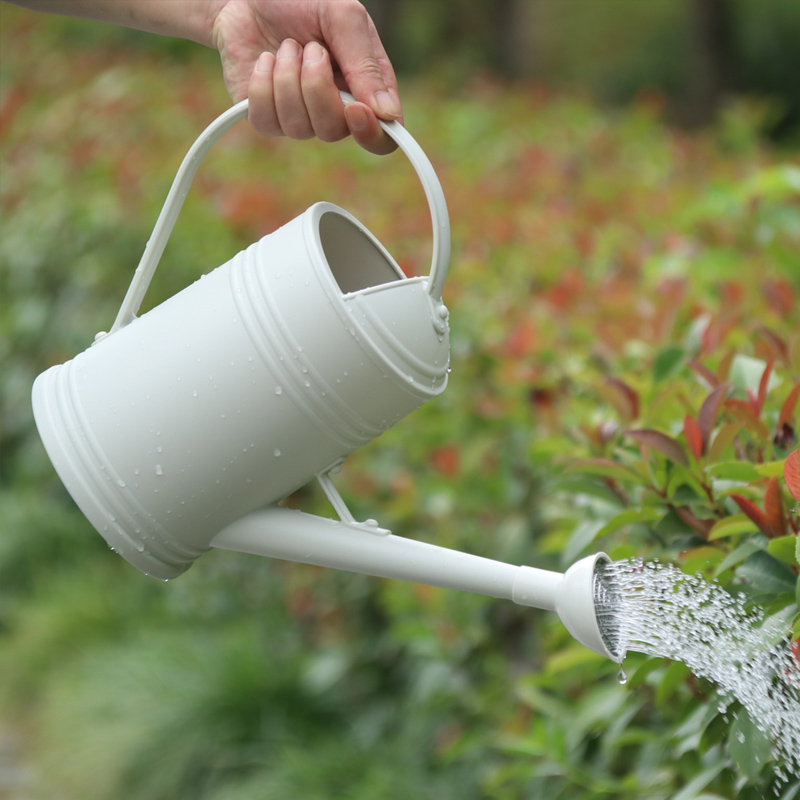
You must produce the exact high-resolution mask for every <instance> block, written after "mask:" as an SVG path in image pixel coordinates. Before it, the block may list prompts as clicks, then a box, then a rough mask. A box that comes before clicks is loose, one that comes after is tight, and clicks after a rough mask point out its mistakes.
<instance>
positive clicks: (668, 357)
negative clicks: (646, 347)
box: [653, 346, 686, 383]
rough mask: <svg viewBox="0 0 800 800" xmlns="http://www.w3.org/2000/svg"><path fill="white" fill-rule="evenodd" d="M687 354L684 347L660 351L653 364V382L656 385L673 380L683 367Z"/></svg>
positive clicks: (667, 348) (666, 348) (673, 347)
mask: <svg viewBox="0 0 800 800" xmlns="http://www.w3.org/2000/svg"><path fill="white" fill-rule="evenodd" d="M685 358H686V353H685V351H684V349H683V348H682V347H677V346H672V347H665V348H664V349H663V350H659V352H658V354H657V355H656V359H655V362H654V363H653V380H654V382H655V383H660V382H661V381H664V380H666V379H667V378H671V377H672V376H673V375H675V374H676V373H677V372H678V371H679V370H680V368H681V367H682V366H683V361H684V359H685Z"/></svg>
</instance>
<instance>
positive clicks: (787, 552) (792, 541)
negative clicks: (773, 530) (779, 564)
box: [767, 534, 798, 567]
mask: <svg viewBox="0 0 800 800" xmlns="http://www.w3.org/2000/svg"><path fill="white" fill-rule="evenodd" d="M797 550H798V537H797V536H795V535H794V534H790V535H789V536H779V537H778V538H777V539H770V541H769V544H768V545H767V551H768V552H769V553H770V554H771V555H773V556H775V558H777V559H780V560H781V561H783V562H785V563H786V564H789V565H791V566H793V567H796V566H798V561H797Z"/></svg>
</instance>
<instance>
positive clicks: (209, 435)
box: [33, 121, 449, 579]
mask: <svg viewBox="0 0 800 800" xmlns="http://www.w3.org/2000/svg"><path fill="white" fill-rule="evenodd" d="M227 124H230V121H226V123H225V124H224V125H221V126H220V130H218V131H216V132H215V133H214V134H213V135H212V136H211V137H210V138H211V139H214V138H215V137H216V136H217V135H219V132H221V130H224V128H225V127H226V126H227ZM397 127H398V128H399V126H397ZM392 130H393V132H394V133H395V135H403V134H404V131H403V130H402V129H400V131H399V132H398V131H397V130H396V128H395V129H392ZM412 142H413V140H412ZM401 144H402V142H401ZM414 144H415V143H414ZM405 145H406V147H408V146H409V144H408V141H406V142H405ZM417 147H418V146H417ZM206 149H207V148H206ZM419 152H420V151H413V152H412V155H413V157H414V158H416V159H418V161H417V164H419V163H420V162H419V159H420V155H419ZM202 155H204V153H201V155H200V157H202ZM187 159H188V160H189V162H190V164H191V167H192V174H191V175H190V177H189V180H191V177H192V176H193V171H196V168H197V162H198V161H199V159H198V158H197V157H196V156H195V158H194V160H192V158H191V151H190V155H188V156H187ZM422 159H423V162H422V166H421V167H419V168H420V169H423V170H424V172H423V174H422V175H421V177H423V187H424V188H425V189H426V192H427V193H429V192H430V189H429V186H426V183H425V181H428V183H429V184H430V182H431V180H433V181H434V182H435V186H434V190H435V189H436V187H438V181H435V175H434V177H433V178H431V175H432V174H433V171H432V167H429V165H427V166H426V164H425V162H426V161H427V159H424V156H422ZM412 160H413V159H412ZM415 165H416V164H415ZM179 176H180V173H179ZM177 181H178V179H177V178H176V182H177ZM438 192H439V193H441V189H440V188H439V189H438ZM181 195H183V196H185V190H183V189H182V190H181V191H179V192H178V193H177V195H176V196H178V197H179V202H182V196H181ZM429 201H430V202H431V204H432V210H433V209H435V210H433V213H434V215H435V216H436V218H437V220H438V222H437V224H436V226H435V233H437V232H438V234H439V241H438V246H437V250H436V252H435V255H434V262H435V263H434V264H433V265H432V275H431V276H426V277H422V278H406V276H405V275H404V274H403V272H402V270H401V269H400V267H399V266H398V265H397V264H396V262H395V261H394V260H393V259H392V257H391V256H390V255H389V253H388V252H387V251H386V250H385V249H384V247H383V246H382V245H381V244H380V242H378V240H377V239H376V238H375V237H374V236H372V234H371V233H370V232H369V231H368V230H367V229H366V228H365V227H364V226H363V225H361V224H360V223H359V222H358V221H357V220H356V219H355V218H354V217H352V216H351V215H350V214H348V213H347V212H346V211H344V210H342V209H341V208H338V207H337V206H335V205H332V204H330V203H316V204H315V205H313V206H312V207H311V208H309V209H308V210H307V211H306V212H305V213H303V214H301V215H300V216H299V217H297V218H295V219H294V220H292V221H291V222H289V223H288V224H286V225H284V226H283V227H282V228H280V229H278V230H277V231H275V232H273V233H271V234H269V235H267V236H265V237H264V238H263V239H261V240H260V241H258V242H256V243H255V244H253V245H251V246H250V247H249V248H247V249H246V250H244V251H242V252H240V253H239V254H237V255H236V256H235V257H234V258H233V259H231V260H230V261H229V262H227V263H226V264H223V265H222V266H220V267H217V268H216V269H214V270H213V271H212V272H210V273H209V274H207V275H203V277H202V278H200V279H199V280H198V281H197V282H195V283H194V284H193V285H191V286H189V287H187V288H186V289H184V290H183V291H181V292H179V293H178V294H176V295H175V296H173V297H171V298H170V299H168V300H167V301H166V302H164V303H162V304H161V305H159V306H157V307H156V308H154V309H152V310H150V311H149V312H147V313H146V314H144V315H142V316H141V317H136V316H135V314H134V313H131V312H130V310H128V311H125V312H123V311H121V312H120V314H121V316H123V317H124V319H123V321H122V322H121V323H120V322H119V318H118V322H117V323H115V326H114V328H112V331H111V333H110V334H103V335H99V338H98V341H96V342H95V344H94V345H93V346H92V347H90V348H89V349H88V350H86V351H85V352H83V353H81V354H79V355H78V356H77V357H76V358H74V359H72V360H71V361H68V362H67V363H65V364H62V365H57V366H54V367H51V368H50V369H49V370H48V371H46V372H45V373H43V374H42V375H40V376H39V377H38V378H37V380H36V382H35V383H34V388H33V409H34V416H35V419H36V423H37V426H38V429H39V432H40V435H41V437H42V440H43V442H44V445H45V448H46V450H47V452H48V454H49V455H50V457H51V460H52V461H53V464H54V466H55V467H56V470H57V472H58V473H59V475H60V477H61V478H62V480H63V482H64V484H65V485H66V487H67V489H68V490H69V491H70V493H71V494H72V496H73V498H74V499H75V501H76V502H77V504H78V505H79V507H80V508H81V510H82V511H83V512H84V514H85V515H86V516H87V518H88V519H89V520H90V521H91V523H92V524H93V525H94V527H95V528H96V529H97V530H98V532H99V533H101V535H102V536H103V537H104V538H105V539H106V541H107V542H108V544H109V546H110V547H112V548H113V549H114V550H115V551H117V552H118V553H119V554H120V555H122V556H123V557H124V558H126V559H127V560H128V561H130V562H131V563H132V564H134V565H135V566H137V567H138V568H139V569H141V570H142V571H144V572H146V573H148V574H150V575H154V576H156V577H159V578H163V579H168V578H172V577H175V576H176V575H178V574H180V573H181V572H183V571H184V570H185V569H186V568H188V566H189V565H191V563H192V562H193V561H194V560H195V559H196V558H198V557H199V556H200V555H201V554H202V553H204V552H205V551H207V550H208V549H209V546H210V542H211V539H212V538H213V537H214V535H215V534H216V533H217V532H219V531H220V530H221V529H222V528H224V527H225V526H226V525H228V524H230V523H231V522H233V521H235V520H236V519H238V518H240V517H242V516H243V515H245V514H248V513H250V512H252V511H254V510H255V509H258V508H261V507H263V506H266V505H269V504H274V503H276V502H278V501H279V500H281V499H282V498H284V497H286V496H287V495H288V494H290V493H291V492H293V491H295V490H296V489H298V488H299V487H301V486H302V485H304V484H306V483H307V482H308V481H309V480H311V479H313V478H314V477H315V476H319V475H321V474H325V473H327V472H328V471H329V470H331V469H332V468H334V467H335V466H336V465H337V464H339V463H341V461H342V460H343V459H344V458H345V457H346V456H347V455H349V454H350V453H352V452H353V451H354V450H356V449H357V448H359V447H361V446H362V445H364V444H366V443H367V442H369V441H371V440H372V439H374V438H375V437H377V436H379V435H380V434H381V433H382V432H384V431H385V430H387V429H388V428H390V427H391V426H392V425H394V423H396V422H397V421H398V420H399V419H401V418H402V417H404V416H405V415H406V414H408V413H410V412H411V411H413V410H415V409H416V408H418V407H419V406H421V405H422V404H423V403H424V402H426V401H427V400H429V399H431V398H433V397H435V396H436V395H438V394H440V393H441V392H442V391H443V390H444V388H445V386H446V384H447V373H448V371H449V342H448V325H447V310H446V308H445V307H444V305H443V304H442V301H441V295H440V287H441V281H442V269H446V258H447V255H448V254H449V238H447V239H446V241H445V242H444V244H445V247H443V246H442V233H443V229H445V228H446V222H447V221H446V206H444V200H443V197H439V196H437V197H434V198H433V200H430V197H429ZM169 204H170V200H169V198H168V200H167V203H166V204H165V209H167V208H168V206H169ZM164 213H165V212H162V217H163V216H164ZM442 214H444V216H445V219H444V222H443V221H442V219H441V217H442ZM174 216H177V215H176V214H173V217H174ZM160 221H161V219H160ZM172 224H174V219H173V220H172V221H171V223H170V224H169V225H168V226H167V230H166V235H165V234H164V233H163V232H162V234H161V238H162V239H165V238H166V236H168V234H169V230H171V226H172ZM157 228H158V226H157ZM448 231H449V229H447V230H444V233H447V232H448ZM155 239H157V237H156V234H154V237H153V238H152V239H151V243H150V244H149V245H148V248H151V245H152V243H153V241H154V240H155ZM160 249H162V250H163V246H162V247H161V248H160ZM159 256H160V252H159V253H157V254H156V255H155V257H153V256H152V255H151V256H150V260H151V261H156V262H157V259H158V257H159ZM147 259H148V252H147V251H146V252H145V256H144V257H143V263H144V262H146V261H147ZM442 259H445V262H444V264H443V267H442V263H443V262H442ZM437 265H438V267H437ZM440 267H441V268H440ZM153 269H154V264H153V265H152V266H151V267H149V268H147V267H145V268H144V269H143V268H142V265H141V264H140V268H139V270H137V276H139V277H140V276H141V273H142V272H143V271H144V272H147V271H149V275H148V276H147V277H146V279H145V280H146V282H149V277H150V276H151V275H152V270H153ZM434 272H436V273H437V274H438V276H439V278H438V285H437V287H435V288H436V289H437V290H436V292H435V293H432V291H431V286H432V281H433V279H434V277H435V275H434V274H433V273H434ZM132 286H133V284H132ZM130 293H131V290H129V295H130ZM134 293H138V295H139V296H138V297H137V298H136V299H135V301H134V304H135V305H136V307H137V308H138V303H139V302H140V301H141V295H142V294H143V291H142V289H141V288H139V289H137V290H134ZM126 300H127V298H126ZM123 305H124V304H123Z"/></svg>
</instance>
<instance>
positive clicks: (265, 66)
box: [256, 52, 275, 72]
mask: <svg viewBox="0 0 800 800" xmlns="http://www.w3.org/2000/svg"><path fill="white" fill-rule="evenodd" d="M274 66H275V57H274V56H273V55H272V53H267V52H264V53H262V54H261V55H260V56H259V57H258V61H256V72H272V68H273V67H274Z"/></svg>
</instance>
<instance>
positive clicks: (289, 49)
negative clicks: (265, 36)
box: [276, 39, 301, 58]
mask: <svg viewBox="0 0 800 800" xmlns="http://www.w3.org/2000/svg"><path fill="white" fill-rule="evenodd" d="M300 53H301V49H300V45H299V44H297V42H296V41H295V40H294V39H284V40H283V42H282V43H281V46H280V47H279V48H278V53H277V55H276V58H297V57H298V56H299V55H300Z"/></svg>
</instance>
